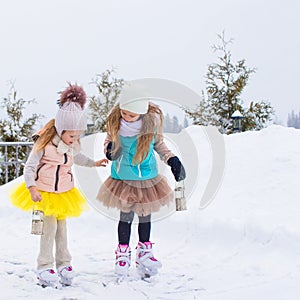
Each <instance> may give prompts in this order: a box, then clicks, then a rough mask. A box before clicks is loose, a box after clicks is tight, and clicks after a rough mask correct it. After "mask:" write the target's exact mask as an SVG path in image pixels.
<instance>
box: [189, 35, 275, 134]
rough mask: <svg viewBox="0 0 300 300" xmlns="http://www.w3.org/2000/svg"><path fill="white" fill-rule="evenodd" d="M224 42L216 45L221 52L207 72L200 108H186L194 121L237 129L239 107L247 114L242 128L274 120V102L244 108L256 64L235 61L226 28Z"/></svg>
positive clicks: (261, 124) (256, 126)
mask: <svg viewBox="0 0 300 300" xmlns="http://www.w3.org/2000/svg"><path fill="white" fill-rule="evenodd" d="M218 37H219V39H220V41H221V44H220V45H214V46H213V49H214V51H215V52H219V53H220V56H219V57H218V62H217V63H212V64H210V65H209V66H208V71H207V74H206V96H205V94H204V92H202V100H201V101H200V104H199V106H198V107H197V108H196V110H190V109H185V112H186V113H187V115H188V116H189V117H190V118H192V119H193V121H194V124H198V125H208V124H210V125H214V126H217V127H218V128H219V130H220V132H221V133H227V134H229V133H232V132H233V121H232V118H231V116H232V114H233V113H234V112H235V111H236V110H239V111H240V112H241V114H242V115H243V121H242V126H243V128H242V130H243V131H245V130H258V129H261V128H262V127H264V126H265V124H266V123H267V121H269V120H271V117H272V115H273V114H274V111H273V108H272V106H271V105H270V104H269V103H267V102H260V103H254V102H252V103H251V105H250V107H249V108H248V109H247V108H244V107H243V103H242V100H241V98H240V96H241V94H242V92H243V90H244V88H245V86H246V85H247V83H248V80H249V77H250V75H251V74H252V73H255V69H254V68H248V67H247V66H246V64H245V60H244V59H242V60H239V61H237V62H236V63H234V62H232V59H231V52H230V51H229V50H228V45H229V44H230V43H232V40H229V41H226V40H225V37H224V32H223V33H222V35H218Z"/></svg>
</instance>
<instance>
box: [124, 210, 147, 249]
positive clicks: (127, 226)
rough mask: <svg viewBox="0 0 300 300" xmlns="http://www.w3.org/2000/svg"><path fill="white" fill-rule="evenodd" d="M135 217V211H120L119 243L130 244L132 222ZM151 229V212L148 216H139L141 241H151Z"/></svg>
mask: <svg viewBox="0 0 300 300" xmlns="http://www.w3.org/2000/svg"><path fill="white" fill-rule="evenodd" d="M133 218H134V212H133V211H131V212H129V213H125V212H122V211H121V213H120V221H119V225H118V235H119V244H127V245H128V244H129V240H130V233H131V224H132V221H133ZM150 231H151V214H150V215H148V216H141V217H139V226H138V232H139V241H140V242H142V243H144V242H149V239H150Z"/></svg>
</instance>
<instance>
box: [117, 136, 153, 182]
mask: <svg viewBox="0 0 300 300" xmlns="http://www.w3.org/2000/svg"><path fill="white" fill-rule="evenodd" d="M120 142H121V147H122V154H121V156H120V157H119V158H118V159H117V160H114V161H113V162H112V165H111V177H112V178H114V179H119V180H147V179H151V178H154V177H156V176H157V175H158V170H157V163H156V158H155V154H154V150H153V149H154V139H153V140H152V142H151V144H150V148H149V153H148V155H147V157H146V158H145V159H144V160H143V161H142V162H141V163H140V164H138V165H133V163H132V160H133V157H134V156H135V154H136V148H137V142H138V140H137V136H132V137H123V136H120Z"/></svg>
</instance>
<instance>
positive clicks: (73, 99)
mask: <svg viewBox="0 0 300 300" xmlns="http://www.w3.org/2000/svg"><path fill="white" fill-rule="evenodd" d="M60 94H61V95H60V99H59V106H60V108H59V110H58V112H57V114H56V117H55V128H56V131H57V134H58V135H59V136H60V137H61V134H62V132H63V131H64V130H83V131H84V130H86V128H87V117H86V114H85V112H84V105H85V103H86V93H85V91H84V90H83V88H82V87H81V86H78V85H76V84H75V85H72V84H70V83H69V86H68V87H67V88H66V89H65V90H64V91H62V92H61V93H60Z"/></svg>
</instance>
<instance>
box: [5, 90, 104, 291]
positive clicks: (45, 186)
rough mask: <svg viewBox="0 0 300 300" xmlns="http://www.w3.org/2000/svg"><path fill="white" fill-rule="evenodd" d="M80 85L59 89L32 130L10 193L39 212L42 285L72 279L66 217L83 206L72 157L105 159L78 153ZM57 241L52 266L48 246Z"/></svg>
mask: <svg viewBox="0 0 300 300" xmlns="http://www.w3.org/2000/svg"><path fill="white" fill-rule="evenodd" d="M85 103H86V94H85V91H84V90H83V89H82V87H80V86H78V85H71V84H69V86H68V87H67V88H66V89H65V90H64V91H63V92H62V93H61V97H60V102H59V105H60V109H59V110H58V112H57V114H56V117H55V119H52V120H51V121H49V122H48V123H47V124H46V125H45V126H44V128H42V129H41V130H40V131H38V133H37V134H36V135H35V136H34V138H35V139H36V142H35V144H34V147H33V150H32V151H31V153H30V155H29V158H28V160H27V162H26V165H25V168H24V178H25V183H22V184H21V185H20V186H18V187H17V188H16V189H15V191H14V192H13V193H12V194H11V196H10V198H11V201H12V203H13V204H14V205H15V206H17V207H19V208H21V209H23V210H26V211H32V210H33V208H35V209H38V210H42V211H43V212H44V215H45V217H44V229H43V235H41V240H40V253H39V255H38V258H37V278H38V280H39V283H40V284H41V285H42V286H57V285H58V284H59V282H60V283H61V284H64V285H71V283H72V279H73V277H74V271H73V268H72V266H71V255H70V253H69V250H68V245H67V227H66V218H68V217H77V216H79V215H80V214H81V212H82V211H83V210H84V209H85V208H86V207H87V203H86V200H85V198H84V197H83V195H82V194H81V193H80V191H79V190H78V189H77V188H76V187H74V178H73V174H72V170H71V167H72V165H73V163H75V164H78V165H81V166H87V167H94V166H96V167H101V166H102V167H105V166H106V164H107V163H108V161H107V159H101V160H98V161H94V160H92V159H90V158H88V157H86V156H85V155H83V154H81V153H80V143H79V138H80V135H81V134H82V133H83V132H84V130H85V129H86V124H87V122H86V115H85V112H84V105H85ZM54 243H55V244H56V253H55V264H56V269H57V272H55V270H54V256H53V247H54Z"/></svg>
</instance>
